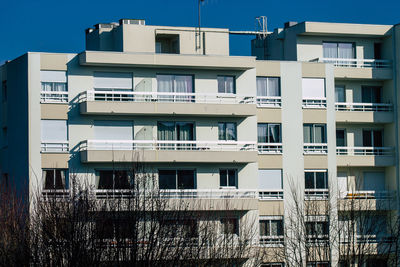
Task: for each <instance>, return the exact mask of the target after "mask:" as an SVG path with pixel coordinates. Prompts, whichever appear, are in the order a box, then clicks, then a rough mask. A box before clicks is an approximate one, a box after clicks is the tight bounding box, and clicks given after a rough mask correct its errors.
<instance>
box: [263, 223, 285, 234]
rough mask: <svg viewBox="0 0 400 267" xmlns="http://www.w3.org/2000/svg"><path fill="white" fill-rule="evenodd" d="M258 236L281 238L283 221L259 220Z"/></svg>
mask: <svg viewBox="0 0 400 267" xmlns="http://www.w3.org/2000/svg"><path fill="white" fill-rule="evenodd" d="M260 236H283V220H282V219H266V220H260Z"/></svg>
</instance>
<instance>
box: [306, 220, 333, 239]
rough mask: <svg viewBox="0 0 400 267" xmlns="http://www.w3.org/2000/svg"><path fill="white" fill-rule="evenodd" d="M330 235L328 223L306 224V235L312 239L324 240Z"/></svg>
mask: <svg viewBox="0 0 400 267" xmlns="http://www.w3.org/2000/svg"><path fill="white" fill-rule="evenodd" d="M328 234H329V223H328V222H327V221H312V222H306V235H307V236H308V238H311V239H323V238H324V237H327V236H328Z"/></svg>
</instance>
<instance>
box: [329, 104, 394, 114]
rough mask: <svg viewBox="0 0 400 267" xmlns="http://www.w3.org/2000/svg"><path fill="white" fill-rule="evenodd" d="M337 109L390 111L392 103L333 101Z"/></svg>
mask: <svg viewBox="0 0 400 267" xmlns="http://www.w3.org/2000/svg"><path fill="white" fill-rule="evenodd" d="M335 109H336V110H337V111H378V112H390V111H393V104H386V103H347V102H340V103H335Z"/></svg>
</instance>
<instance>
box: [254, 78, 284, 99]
mask: <svg viewBox="0 0 400 267" xmlns="http://www.w3.org/2000/svg"><path fill="white" fill-rule="evenodd" d="M257 96H281V85H280V78H279V77H257Z"/></svg>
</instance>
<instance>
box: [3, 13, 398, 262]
mask: <svg viewBox="0 0 400 267" xmlns="http://www.w3.org/2000/svg"><path fill="white" fill-rule="evenodd" d="M399 34H400V32H399V28H398V26H396V25H395V26H393V25H359V24H340V23H316V22H303V23H293V22H291V23H287V24H285V28H283V29H276V30H274V32H272V33H268V35H267V36H266V38H256V39H254V40H253V41H252V54H253V55H254V56H230V55H229V35H230V31H229V30H228V29H212V28H202V29H201V32H199V31H198V29H197V28H190V27H168V26H149V25H145V21H144V20H130V19H121V20H120V22H119V23H109V24H97V25H95V28H94V29H87V30H86V50H85V51H83V52H81V53H79V54H72V53H71V54H69V53H68V54H63V53H36V52H28V53H27V54H24V55H22V56H20V57H19V58H17V59H14V60H12V61H9V62H7V63H6V64H4V65H3V66H0V81H1V83H2V91H1V110H0V112H1V116H0V123H1V127H2V130H1V133H0V140H1V153H0V173H1V175H2V178H3V179H9V180H11V179H12V180H13V181H15V182H16V183H17V185H18V186H19V187H20V188H21V190H22V189H28V192H29V194H34V192H36V191H37V189H40V190H42V192H43V193H46V192H47V193H48V192H51V191H52V190H54V189H60V190H63V189H68V185H69V183H70V181H69V180H70V179H69V177H71V176H74V177H78V178H79V179H81V180H82V181H85V182H87V183H89V184H90V185H92V186H93V187H94V188H95V189H96V195H97V196H98V197H99V198H100V197H104V196H107V194H108V192H110V191H113V190H123V189H124V188H125V187H124V184H126V180H127V179H128V177H129V172H128V169H129V166H130V164H132V163H135V162H137V161H140V162H143V163H145V164H146V166H148V169H149V171H151V172H153V173H154V174H155V175H156V177H157V178H158V184H159V187H160V189H162V190H164V191H165V192H167V195H168V197H169V198H178V199H179V198H185V199H207V200H209V201H210V203H215V205H214V206H215V212H216V214H218V213H219V212H220V211H221V206H219V207H218V203H219V202H220V201H221V200H222V199H224V198H226V197H227V196H228V197H229V199H231V200H232V209H234V210H236V211H237V213H235V214H236V215H235V216H234V217H232V218H226V217H224V216H225V215H223V214H224V213H223V212H220V213H221V214H222V215H221V216H222V217H221V218H219V219H218V222H219V223H220V224H221V226H222V227H225V226H224V224H230V225H231V226H232V225H233V226H234V227H230V228H229V229H236V228H237V226H238V225H240V224H241V223H245V222H248V221H249V220H251V219H254V218H255V220H256V221H257V222H258V223H255V224H252V225H251V227H255V229H257V231H258V232H259V236H258V237H257V240H258V241H259V242H258V243H259V244H258V245H257V248H255V249H264V250H266V251H267V255H268V256H266V257H265V266H275V267H276V266H284V262H285V259H284V258H282V257H279V256H278V255H282V254H281V253H279V252H278V253H277V252H276V251H279V250H282V251H284V250H285V248H287V247H288V246H283V244H284V241H285V240H284V239H285V238H286V237H287V234H284V229H288V227H287V226H288V225H289V221H290V219H289V218H291V217H293V208H292V207H293V205H295V202H296V199H295V197H294V195H295V194H294V193H295V192H296V195H298V196H300V199H302V200H306V201H307V200H313V201H320V202H327V201H328V202H334V203H346V201H347V202H348V201H352V200H354V199H357V200H365V201H368V203H373V207H372V206H370V207H369V208H368V209H365V210H363V212H364V213H365V214H367V215H368V216H370V217H371V218H372V219H371V220H372V221H375V220H377V221H382V222H383V223H382V225H385V222H386V220H389V219H390V218H391V217H390V214H397V212H398V206H397V203H398V194H396V192H397V191H398V186H399V159H398V146H399V140H398V136H399V128H398V119H397V118H398V111H397V101H398V96H397V88H398V86H399V85H398V83H399V80H398V79H399V74H398V71H397V64H398V63H400V62H399V55H398V52H397V50H398V47H399V42H400V39H399V38H400V37H399ZM116 170H117V172H116ZM116 173H117V174H116ZM119 179H121V181H122V180H123V181H124V182H120V181H119ZM332 196H338V197H337V198H336V197H332ZM388 200H390V201H388ZM382 201H384V202H385V203H386V204H385V205H378V203H381V202H382ZM388 203H389V204H388ZM335 207H336V208H335V209H334V210H335V213H336V214H337V217H338V218H339V219H338V220H339V223H342V224H343V223H345V222H343V221H345V220H346V218H348V217H347V216H346V212H348V210H346V209H345V208H343V209H342V208H341V207H342V206H340V205H336V206H335ZM343 207H344V206H343ZM202 208H204V207H197V209H199V210H201V209H202ZM225 208H226V207H225ZM194 209H196V207H195V208H194ZM217 217H218V216H217ZM308 217H309V218H307V219H306V220H307V223H306V224H307V229H308V230H307V231H313V230H312V229H314V231H317V232H318V234H319V235H323V236H325V235H329V231H332V230H330V228H329V223H328V220H329V219H328V218H327V217H328V216H326V214H324V213H321V214H313V216H308ZM331 219H332V218H331ZM258 229H259V230H258ZM232 234H237V233H236V230H233V232H232ZM372 235H374V234H373V233H372V234H371V233H370V235H369V236H372ZM378 235H379V233H377V234H375V236H378ZM368 242H369V243H371V244H377V243H379V242H380V240H378V239H377V238H375V239H374V238H373V237H370V238H369V239H368ZM294 249H295V248H294ZM371 254H373V255H372V256H371V259H370V260H369V262H368V263H362V264H359V266H364V265H365V266H369V265H367V264H371V263H372V262H374V263H376V262H379V260H380V259H379V253H371ZM339 261H341V262H342V263H343V264H345V263H344V262H343V260H342V259H341V257H340V252H339V251H337V250H336V251H335V252H332V253H330V255H329V257H326V258H318V259H314V260H310V261H308V262H307V266H336V265H337V264H338V262H339ZM363 264H364V265H363ZM380 264H382V262H380ZM343 266H346V265H343Z"/></svg>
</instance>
